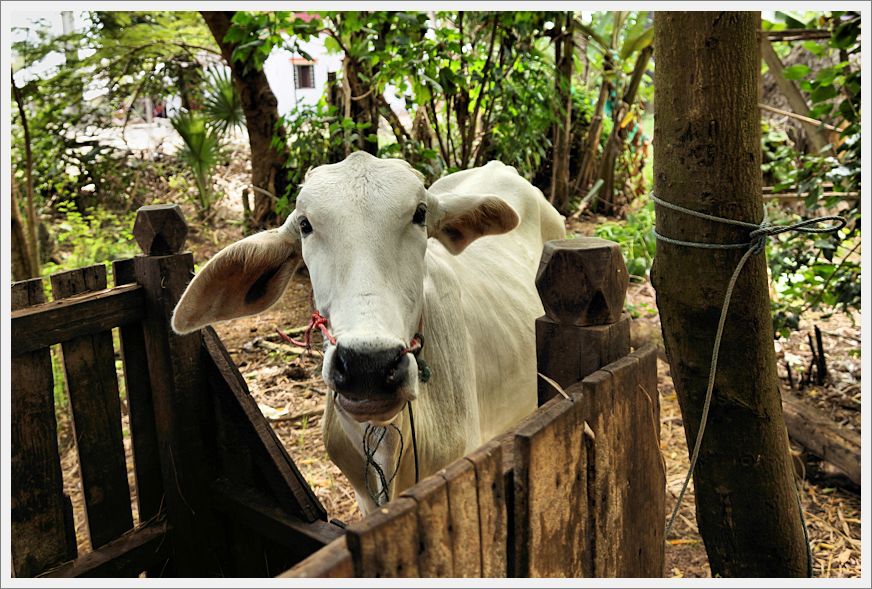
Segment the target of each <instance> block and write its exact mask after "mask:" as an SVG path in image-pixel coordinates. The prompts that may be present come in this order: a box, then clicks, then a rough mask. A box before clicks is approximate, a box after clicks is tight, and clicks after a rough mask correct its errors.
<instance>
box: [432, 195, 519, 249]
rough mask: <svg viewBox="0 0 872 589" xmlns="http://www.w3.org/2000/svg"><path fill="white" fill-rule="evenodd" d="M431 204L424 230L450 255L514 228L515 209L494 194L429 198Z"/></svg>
mask: <svg viewBox="0 0 872 589" xmlns="http://www.w3.org/2000/svg"><path fill="white" fill-rule="evenodd" d="M430 198H431V199H432V200H433V201H435V203H436V206H435V207H433V206H432V205H431V213H432V212H434V211H432V209H433V208H435V209H436V211H435V214H431V215H430V218H429V221H428V223H427V230H428V233H429V235H430V236H431V237H435V238H436V239H438V240H439V241H441V242H442V245H444V246H445V247H446V248H448V251H450V252H451V253H452V254H455V255H457V254H459V253H460V252H462V251H463V250H464V249H466V246H468V245H469V244H470V243H472V242H473V241H475V240H476V239H478V238H479V237H482V236H484V235H499V234H501V233H507V232H509V231H511V230H512V229H514V228H515V227H517V226H518V223H519V222H520V219H519V218H518V213H516V212H515V209H513V208H512V207H511V205H509V203H507V202H506V201H504V200H503V199H501V198H500V197H498V196H496V195H494V194H453V193H444V194H439V195H433V194H431V195H430Z"/></svg>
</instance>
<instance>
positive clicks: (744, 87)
mask: <svg viewBox="0 0 872 589" xmlns="http://www.w3.org/2000/svg"><path fill="white" fill-rule="evenodd" d="M654 22H655V31H656V34H655V47H656V48H657V49H656V51H657V70H656V72H655V81H654V86H655V88H656V89H657V113H656V116H655V130H654V136H655V137H656V140H655V143H654V178H655V181H654V182H655V192H656V194H657V195H658V196H659V197H660V198H661V199H663V200H666V201H669V202H672V203H675V204H677V205H681V206H684V207H687V208H689V209H693V210H696V211H700V212H703V213H709V214H712V215H718V216H721V217H726V218H729V219H736V220H740V221H746V222H759V221H760V219H761V218H762V217H763V203H762V196H761V183H762V177H761V171H760V161H761V154H760V115H759V112H758V110H757V102H758V96H757V77H758V76H759V75H760V53H759V45H758V43H757V30H758V29H759V28H760V15H759V13H752V12H687V13H677V12H658V13H656V16H655V21H654ZM657 231H658V232H659V233H660V234H661V235H665V236H668V237H672V238H675V239H680V240H685V241H701V242H709V243H728V242H732V243H741V242H747V241H748V231H747V230H742V229H741V228H737V227H734V226H731V225H724V224H719V223H714V222H711V221H706V220H702V219H698V218H696V217H691V216H688V215H685V214H681V213H678V212H674V211H671V210H669V209H666V208H664V207H658V208H657ZM743 254H744V250H710V249H698V248H691V247H686V246H685V247H682V246H675V245H670V244H667V243H663V242H660V243H659V244H658V247H657V256H656V258H655V262H654V268H653V270H652V282H653V284H654V286H655V288H656V290H657V306H658V309H659V310H660V317H661V321H662V326H663V337H664V343H665V344H666V351H667V355H668V356H669V362H670V366H671V369H672V378H673V380H674V382H675V388H676V392H677V393H678V400H679V403H680V405H681V412H682V418H683V421H684V424H685V431H686V436H687V441H688V446H689V447H692V446H693V442H694V441H695V439H696V435H697V432H698V431H699V424H700V417H701V413H702V408H703V400H704V396H705V391H706V384H707V379H708V376H709V365H710V362H711V352H712V345H713V342H714V336H715V331H716V328H717V323H718V317H719V314H720V311H721V306H722V303H723V299H724V294H725V291H726V287H727V282H728V280H729V278H730V275H731V274H732V272H733V270H734V269H735V268H736V264H737V263H738V261H739V259H740V258H741V256H742V255H743ZM694 489H695V494H696V509H697V521H698V523H699V530H700V534H701V535H702V537H703V540H704V542H705V546H706V551H707V552H708V556H709V562H710V565H711V569H712V574H713V575H720V576H724V577H745V576H750V577H773V576H774V577H801V576H806V575H807V574H808V572H809V571H808V560H807V558H808V552H807V550H808V547H807V545H806V543H805V541H804V539H803V531H802V524H801V515H800V511H799V503H798V497H797V490H796V484H795V481H794V474H793V468H792V465H791V460H790V457H789V455H788V444H787V433H786V430H785V427H784V419H783V416H782V412H781V400H780V393H779V384H778V377H777V374H776V365H775V352H774V349H773V332H772V319H771V317H770V314H769V293H768V288H767V274H766V260H765V257H764V256H762V255H757V256H752V257H751V259H750V260H749V261H748V263H747V264H746V267H745V269H744V270H743V271H742V274H741V276H739V279H738V282H737V283H736V288H735V291H734V293H733V300H732V304H731V305H730V310H729V315H728V317H727V321H726V327H725V329H724V336H723V342H722V344H721V349H720V361H719V365H718V370H717V378H716V380H715V388H714V396H713V400H712V406H711V413H710V415H709V419H708V425H707V428H706V431H705V438H704V439H703V442H702V450H701V453H700V457H699V463H698V464H697V467H696V471H695V473H694Z"/></svg>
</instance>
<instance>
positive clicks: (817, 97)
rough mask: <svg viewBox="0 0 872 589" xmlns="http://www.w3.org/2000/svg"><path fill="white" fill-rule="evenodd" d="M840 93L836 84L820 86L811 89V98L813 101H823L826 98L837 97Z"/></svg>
mask: <svg viewBox="0 0 872 589" xmlns="http://www.w3.org/2000/svg"><path fill="white" fill-rule="evenodd" d="M838 94H839V91H838V90H837V89H836V88H835V86H818V87H817V88H815V89H814V90H812V91H811V95H810V96H809V98H811V101H812V102H823V101H824V100H829V99H830V98H835V97H836V96H838Z"/></svg>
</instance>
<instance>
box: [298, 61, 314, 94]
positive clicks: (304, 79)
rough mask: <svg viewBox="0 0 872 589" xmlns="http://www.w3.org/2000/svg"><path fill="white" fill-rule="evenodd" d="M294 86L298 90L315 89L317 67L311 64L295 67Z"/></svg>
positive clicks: (301, 64) (300, 64)
mask: <svg viewBox="0 0 872 589" xmlns="http://www.w3.org/2000/svg"><path fill="white" fill-rule="evenodd" d="M294 86H295V87H296V88H314V87H315V66H314V65H312V64H311V63H308V64H303V63H298V64H295V65H294Z"/></svg>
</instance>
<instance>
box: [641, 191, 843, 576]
mask: <svg viewBox="0 0 872 589" xmlns="http://www.w3.org/2000/svg"><path fill="white" fill-rule="evenodd" d="M651 200H653V201H654V203H655V204H657V205H660V206H662V207H665V208H668V209H671V210H673V211H676V212H679V213H683V214H685V215H690V216H692V217H697V218H699V219H705V220H707V221H712V222H715V223H723V224H726V225H734V226H737V227H743V228H745V229H750V230H751V231H750V233H749V235H748V237H749V241H748V242H745V243H704V242H698V241H684V240H680V239H673V238H671V237H666V236H664V235H661V234H659V233H657V231H656V230H655V231H654V237H655V238H656V239H657V240H658V241H662V242H664V243H668V244H671V245H677V246H684V247H694V248H701V249H713V250H733V249H746V250H747V251H746V252H745V255H743V256H742V258H741V259H740V260H739V263H738V264H737V265H736V269H735V270H734V271H733V274H732V276H730V281H729V282H728V283H727V290H726V293H725V295H724V303H723V305H722V306H721V314H720V318H719V319H718V328H717V331H716V333H715V341H714V347H713V349H712V358H711V366H710V368H709V378H708V385H707V387H706V393H705V400H704V402H703V409H702V416H701V417H700V424H699V432H698V433H697V435H696V440H695V441H694V445H693V451H692V453H691V458H690V467H689V468H688V471H687V476H686V477H685V479H684V484H683V485H682V487H681V492H680V493H679V494H678V500H677V501H676V502H675V507H674V508H673V510H672V515H670V517H669V522H668V523H667V524H666V534H665V536H666V537H668V536H669V532H670V531H671V530H672V525H673V523H675V518H676V516H677V515H678V511H679V509H680V508H681V503H682V501H683V500H684V495H685V493H686V492H687V487H688V486H689V485H690V480H691V478H692V477H693V471H694V469H695V468H696V463H697V460H698V459H699V452H700V448H701V447H702V438H703V434H704V433H705V427H706V423H707V421H708V414H709V409H710V408H711V401H712V393H713V391H714V385H715V376H716V374H717V369H718V354H719V352H720V348H721V339H722V337H723V332H724V324H725V323H726V319H727V313H728V311H729V308H730V299H731V298H732V296H733V289H734V288H735V286H736V281H737V280H738V278H739V275H740V274H741V273H742V269H743V268H744V267H745V264H746V262H747V261H748V259H749V258H750V257H751V256H752V255H756V254H759V253H761V252H763V251H765V249H766V240H767V239H768V238H770V237H774V236H776V235H780V234H782V233H787V232H790V231H796V232H798V233H806V234H820V233H834V232H836V231H838V230H840V229H842V228H843V227H845V225H847V223H848V221H847V219H845V218H844V217H841V216H838V215H828V216H823V217H816V218H814V219H803V220H802V221H799V222H797V223H792V224H790V225H773V224H772V223H770V222H769V221H768V218H767V217H766V215H765V214H764V216H763V220H762V221H761V222H760V223H756V224H755V223H748V222H745V221H737V220H735V219H726V218H724V217H718V216H716V215H709V214H707V213H700V212H699V211H694V210H692V209H688V208H685V207H682V206H679V205H676V204H674V203H671V202H667V201H665V200H662V199H660V198H658V197H657V196H656V195H655V194H654V193H653V192H652V193H651ZM828 221H831V222H832V224H830V225H824V226H820V224H821V223H824V222H828ZM796 499H797V503H799V507H800V510H799V512H800V521H801V523H802V531H803V535H804V537H805V543H806V552H807V554H808V570H809V576H811V572H812V560H811V550H810V549H808V529H807V528H806V525H805V518H804V516H803V515H802V504H801V503H800V501H799V491H798V489H797V497H796Z"/></svg>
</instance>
